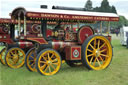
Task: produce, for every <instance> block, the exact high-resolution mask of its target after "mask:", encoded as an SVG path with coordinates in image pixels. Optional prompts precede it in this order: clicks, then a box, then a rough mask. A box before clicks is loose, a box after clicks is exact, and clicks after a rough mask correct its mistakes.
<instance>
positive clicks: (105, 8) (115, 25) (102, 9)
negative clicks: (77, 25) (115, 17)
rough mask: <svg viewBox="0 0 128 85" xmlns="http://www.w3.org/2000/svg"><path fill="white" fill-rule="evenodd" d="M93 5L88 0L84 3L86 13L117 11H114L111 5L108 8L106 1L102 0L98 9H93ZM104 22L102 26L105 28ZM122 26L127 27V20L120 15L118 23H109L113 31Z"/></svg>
mask: <svg viewBox="0 0 128 85" xmlns="http://www.w3.org/2000/svg"><path fill="white" fill-rule="evenodd" d="M92 5H93V3H92V1H91V0H88V1H87V2H86V3H85V7H84V8H85V10H86V11H93V12H106V13H116V14H118V13H117V10H116V7H115V6H114V5H113V6H110V4H109V2H108V0H103V1H102V2H101V5H100V6H99V7H95V8H93V6H92ZM106 24H107V23H106V22H104V24H103V25H104V26H106ZM123 26H128V20H127V19H126V18H125V16H122V15H119V21H118V22H112V23H111V28H113V29H119V28H121V27H123Z"/></svg>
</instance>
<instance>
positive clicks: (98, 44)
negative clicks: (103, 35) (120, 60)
mask: <svg viewBox="0 0 128 85" xmlns="http://www.w3.org/2000/svg"><path fill="white" fill-rule="evenodd" d="M99 48H100V40H98V49H99Z"/></svg>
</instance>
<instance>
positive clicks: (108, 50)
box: [82, 35, 113, 70]
mask: <svg viewBox="0 0 128 85" xmlns="http://www.w3.org/2000/svg"><path fill="white" fill-rule="evenodd" d="M112 53H113V52H112V46H111V43H110V42H109V40H108V39H107V38H105V37H104V36H102V35H93V36H90V37H89V38H88V39H87V40H86V41H85V42H84V43H83V45H82V63H83V65H84V66H86V67H87V68H89V69H92V70H101V69H105V68H107V67H108V66H109V64H110V63H111V60H112Z"/></svg>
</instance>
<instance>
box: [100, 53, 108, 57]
mask: <svg viewBox="0 0 128 85" xmlns="http://www.w3.org/2000/svg"><path fill="white" fill-rule="evenodd" d="M100 55H101V56H105V57H109V56H108V55H104V54H100Z"/></svg>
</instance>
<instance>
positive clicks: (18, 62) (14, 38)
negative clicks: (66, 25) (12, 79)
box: [0, 18, 40, 68]
mask: <svg viewBox="0 0 128 85" xmlns="http://www.w3.org/2000/svg"><path fill="white" fill-rule="evenodd" d="M21 23H23V21H21ZM27 23H28V28H29V30H28V33H30V34H29V35H30V36H33V37H37V35H38V33H39V31H40V30H39V29H38V27H39V25H38V24H40V22H33V21H27ZM17 26H18V22H17V20H11V19H5V18H1V19H0V43H1V45H2V46H3V49H2V50H1V52H0V61H1V63H2V64H4V65H5V64H7V65H8V66H9V67H11V68H20V67H21V66H23V65H24V62H25V52H27V51H28V49H30V48H32V47H33V44H32V42H29V41H23V40H19V39H18V37H19V35H18V32H17V31H16V30H17V29H16V28H17ZM22 27H23V26H22ZM21 30H23V29H20V31H21ZM20 31H19V34H21V35H22V33H21V32H20Z"/></svg>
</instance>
